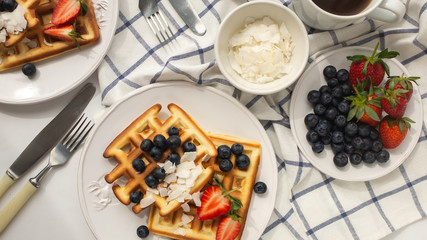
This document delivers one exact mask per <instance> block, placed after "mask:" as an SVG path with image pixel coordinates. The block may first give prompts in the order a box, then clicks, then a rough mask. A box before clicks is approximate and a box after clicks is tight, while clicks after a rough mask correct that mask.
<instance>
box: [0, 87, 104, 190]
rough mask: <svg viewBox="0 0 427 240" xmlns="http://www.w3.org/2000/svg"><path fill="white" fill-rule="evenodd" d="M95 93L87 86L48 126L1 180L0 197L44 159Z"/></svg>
mask: <svg viewBox="0 0 427 240" xmlns="http://www.w3.org/2000/svg"><path fill="white" fill-rule="evenodd" d="M94 93H95V87H94V86H93V84H91V83H88V84H86V85H85V86H84V87H83V88H82V89H81V90H80V91H79V92H78V93H77V95H76V96H75V97H74V98H73V99H72V100H71V102H70V103H68V105H67V106H65V108H64V109H63V110H62V111H61V112H60V113H59V114H58V115H57V116H56V117H55V118H54V119H52V121H51V122H50V123H49V124H48V125H46V127H45V128H43V130H41V132H40V133H39V134H38V135H37V136H36V137H35V138H34V139H33V141H31V143H30V144H29V145H28V146H27V147H26V148H25V150H24V151H23V152H22V153H21V155H19V157H18V158H17V159H16V160H15V162H13V164H12V165H11V166H10V167H9V169H8V170H7V171H6V173H5V174H4V175H3V177H2V178H1V179H0V197H1V196H2V195H3V194H4V193H5V192H6V191H7V189H9V187H10V186H12V184H13V183H14V182H15V181H16V180H17V179H18V178H19V177H20V176H21V175H22V174H24V173H25V172H26V171H27V170H28V169H29V168H30V167H31V166H33V165H34V164H35V163H36V162H37V161H38V160H39V159H40V158H42V157H43V156H44V155H45V154H46V153H47V152H48V151H49V150H50V149H52V148H53V146H55V145H56V143H57V142H58V141H59V140H60V139H61V138H62V136H63V135H64V134H65V133H66V132H67V131H68V129H69V128H70V127H71V126H72V125H73V123H74V122H75V121H76V120H77V118H78V117H79V116H80V115H81V113H82V112H83V110H84V109H85V108H86V106H87V104H88V103H89V101H90V100H91V99H92V97H93V95H94Z"/></svg>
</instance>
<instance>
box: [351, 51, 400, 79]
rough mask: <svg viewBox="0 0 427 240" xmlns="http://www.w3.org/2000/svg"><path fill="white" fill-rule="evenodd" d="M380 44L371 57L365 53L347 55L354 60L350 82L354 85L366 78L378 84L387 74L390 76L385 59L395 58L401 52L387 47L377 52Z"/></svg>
mask: <svg viewBox="0 0 427 240" xmlns="http://www.w3.org/2000/svg"><path fill="white" fill-rule="evenodd" d="M378 46H379V43H377V45H376V46H375V50H374V51H373V52H372V55H371V56H370V57H367V56H365V55H354V56H347V59H348V60H351V61H352V63H351V65H350V70H349V72H350V84H351V85H352V86H357V84H358V83H359V82H364V81H365V80H370V81H371V82H372V85H373V86H378V85H380V83H381V82H382V81H383V79H384V75H385V74H387V76H390V69H389V67H388V65H387V64H386V63H385V62H384V61H383V59H385V58H388V59H390V58H394V57H396V56H397V55H399V53H398V52H396V51H388V49H387V48H386V49H384V50H383V51H381V52H380V53H378V54H375V53H376V52H377V49H378ZM367 87H368V86H367Z"/></svg>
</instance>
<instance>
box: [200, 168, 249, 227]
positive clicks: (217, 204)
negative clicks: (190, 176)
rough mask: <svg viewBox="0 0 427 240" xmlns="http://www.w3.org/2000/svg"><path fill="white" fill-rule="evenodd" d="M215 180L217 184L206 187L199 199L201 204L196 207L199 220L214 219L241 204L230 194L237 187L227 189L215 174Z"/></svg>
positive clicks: (237, 207)
mask: <svg viewBox="0 0 427 240" xmlns="http://www.w3.org/2000/svg"><path fill="white" fill-rule="evenodd" d="M215 180H216V182H217V183H218V185H213V186H210V187H208V188H207V189H206V190H205V191H204V192H203V195H202V198H201V199H200V201H201V206H200V207H198V208H197V218H198V219H199V220H208V219H215V218H217V217H220V216H222V215H224V214H226V213H228V212H229V211H235V210H236V209H239V208H240V207H241V206H242V202H240V200H238V199H236V198H234V197H232V196H231V195H230V193H231V192H233V191H235V190H237V189H239V188H236V189H233V190H230V191H227V190H226V189H225V187H224V185H223V184H222V183H221V182H220V181H219V179H218V177H217V176H216V175H215Z"/></svg>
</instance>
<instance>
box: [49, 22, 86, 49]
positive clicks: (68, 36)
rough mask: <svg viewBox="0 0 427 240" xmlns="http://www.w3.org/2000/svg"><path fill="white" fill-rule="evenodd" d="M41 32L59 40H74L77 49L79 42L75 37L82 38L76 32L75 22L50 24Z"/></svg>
mask: <svg viewBox="0 0 427 240" xmlns="http://www.w3.org/2000/svg"><path fill="white" fill-rule="evenodd" d="M43 33H44V34H46V35H49V36H52V37H54V38H56V39H59V40H64V41H74V42H75V44H76V45H77V47H78V48H79V49H80V44H79V42H78V41H77V39H78V38H80V39H84V38H83V37H82V36H81V35H80V34H79V33H78V32H76V23H75V22H74V24H73V25H61V26H51V27H49V28H46V29H44V30H43Z"/></svg>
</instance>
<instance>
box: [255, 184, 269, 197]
mask: <svg viewBox="0 0 427 240" xmlns="http://www.w3.org/2000/svg"><path fill="white" fill-rule="evenodd" d="M254 192H255V193H258V194H263V193H266V192H267V184H265V183H264V182H256V183H255V185H254Z"/></svg>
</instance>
